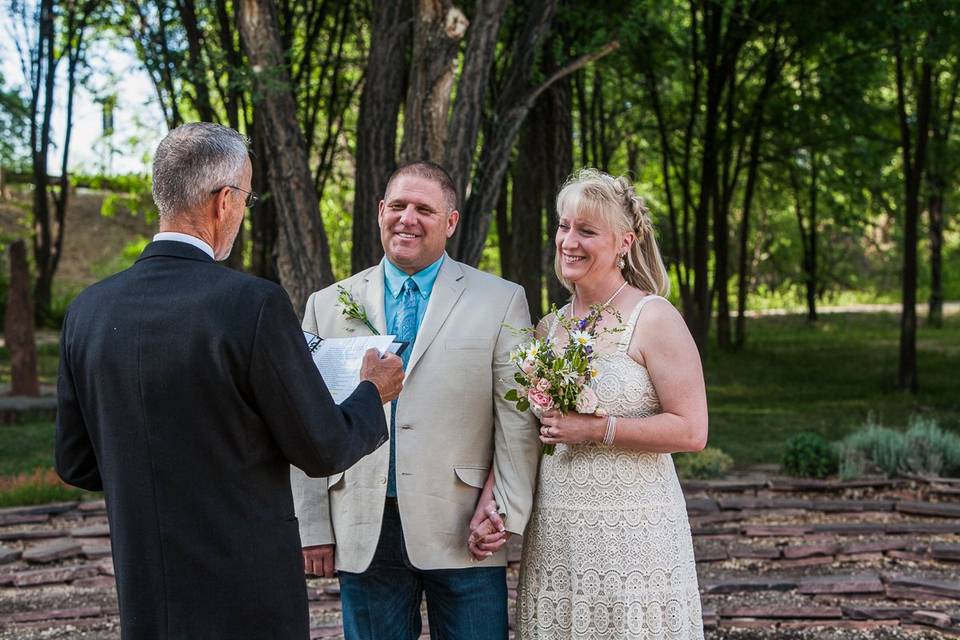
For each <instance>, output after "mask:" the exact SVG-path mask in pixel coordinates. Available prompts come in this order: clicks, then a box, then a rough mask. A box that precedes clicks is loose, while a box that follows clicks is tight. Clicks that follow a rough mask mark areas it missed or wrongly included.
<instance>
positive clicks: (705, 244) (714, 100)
mask: <svg viewBox="0 0 960 640" xmlns="http://www.w3.org/2000/svg"><path fill="white" fill-rule="evenodd" d="M721 25H722V9H720V8H717V7H713V6H712V5H707V9H706V24H705V28H706V39H705V47H706V48H705V56H706V61H707V104H706V116H705V122H704V128H703V161H702V166H701V171H700V197H699V201H698V204H697V208H696V212H695V216H694V221H693V274H694V283H693V313H692V314H691V316H690V318H689V324H690V333H691V334H693V339H694V340H695V341H696V343H697V346H698V347H699V349H700V353H701V354H702V353H705V352H706V348H707V338H708V336H709V333H710V312H711V308H710V307H711V305H710V285H709V272H710V271H709V260H710V228H709V222H710V204H711V202H712V201H713V199H714V198H715V197H716V193H715V189H716V186H717V126H718V121H719V114H720V98H721V93H722V91H723V81H722V78H721V77H720V68H719V64H718V61H719V57H720V56H719V46H720V31H721Z"/></svg>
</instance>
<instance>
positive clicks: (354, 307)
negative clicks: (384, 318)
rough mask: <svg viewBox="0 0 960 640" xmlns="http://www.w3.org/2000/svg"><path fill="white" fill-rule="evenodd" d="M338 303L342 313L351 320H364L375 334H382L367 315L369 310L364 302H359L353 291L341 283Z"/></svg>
mask: <svg viewBox="0 0 960 640" xmlns="http://www.w3.org/2000/svg"><path fill="white" fill-rule="evenodd" d="M337 303H338V304H339V306H340V313H342V314H343V315H344V316H346V317H347V318H349V319H351V320H357V321H359V322H362V323H363V324H364V325H366V327H367V329H370V331H371V332H372V333H373V335H375V336H378V335H380V332H379V331H377V330H376V328H375V327H374V326H373V324H372V323H371V322H370V318H369V317H367V310H366V309H365V308H364V307H363V305H362V304H360V303H359V302H357V299H356V298H354V297H353V294H352V293H350V292H349V291H347V290H346V289H344V288H343V287H342V286H341V285H337Z"/></svg>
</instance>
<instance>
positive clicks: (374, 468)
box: [291, 256, 540, 573]
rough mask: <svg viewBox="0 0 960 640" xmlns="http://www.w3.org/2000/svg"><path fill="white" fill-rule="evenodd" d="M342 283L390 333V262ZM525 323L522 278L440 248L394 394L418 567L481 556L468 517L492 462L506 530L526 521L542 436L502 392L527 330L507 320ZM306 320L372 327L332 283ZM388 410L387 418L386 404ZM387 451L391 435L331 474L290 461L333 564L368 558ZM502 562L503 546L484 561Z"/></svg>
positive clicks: (304, 532) (307, 513)
mask: <svg viewBox="0 0 960 640" xmlns="http://www.w3.org/2000/svg"><path fill="white" fill-rule="evenodd" d="M338 284H339V285H342V286H343V287H344V288H346V289H347V290H348V291H350V292H351V293H352V294H353V296H354V297H355V298H356V299H357V301H358V302H360V303H361V304H363V305H364V307H365V309H366V311H367V314H368V316H369V318H370V320H371V324H373V326H375V327H376V328H377V330H378V331H379V332H380V333H382V334H385V333H386V327H387V319H386V318H385V317H384V306H383V292H384V283H383V262H381V263H380V264H379V265H377V266H375V267H371V268H370V269H367V270H366V271H363V272H361V273H358V274H356V275H354V276H352V277H350V278H347V279H346V280H343V281H342V282H340V283H338ZM529 325H530V312H529V310H528V308H527V301H526V298H525V296H524V292H523V289H522V288H521V287H520V286H518V285H516V284H514V283H511V282H507V281H506V280H502V279H500V278H497V277H495V276H492V275H490V274H487V273H484V272H482V271H478V270H476V269H473V268H471V267H468V266H466V265H464V264H461V263H459V262H456V261H454V260H452V259H451V258H450V257H449V256H446V257H445V258H444V261H443V264H442V265H441V267H440V271H439V273H438V274H437V280H436V284H435V285H434V287H433V291H432V293H431V295H430V301H429V304H428V306H427V310H426V312H425V314H424V317H423V321H422V323H421V325H420V329H419V332H418V333H417V339H416V341H415V342H414V347H413V351H412V353H411V354H410V361H409V364H408V365H407V375H406V380H405V382H404V388H403V391H402V393H401V394H400V398H399V403H398V405H397V406H398V413H397V429H396V432H397V433H396V438H397V467H396V469H397V499H398V505H399V509H400V517H401V520H402V522H403V534H404V538H405V540H406V542H407V555H408V556H409V558H410V561H411V562H412V563H413V565H414V566H416V567H418V568H420V569H453V568H463V567H469V566H474V565H473V563H472V562H471V556H470V554H469V553H468V551H467V537H468V536H469V526H468V525H469V522H470V518H471V517H472V516H473V511H474V508H475V507H476V503H477V498H478V497H479V494H480V489H481V488H482V487H483V483H484V480H485V479H486V477H487V473H488V471H489V469H490V465H491V463H492V464H493V468H494V474H495V478H496V494H495V495H496V499H497V504H498V505H500V509H501V511H502V512H504V513H505V516H504V522H505V525H506V527H507V530H509V531H511V532H513V533H517V534H522V533H523V530H524V527H526V524H527V520H528V519H529V517H530V510H531V507H532V504H533V492H534V486H535V483H536V474H537V462H538V455H539V451H540V442H539V440H538V438H537V425H536V423H535V421H534V419H533V418H532V417H531V416H530V414H529V413H519V412H517V410H516V407H515V406H514V405H513V404H512V403H510V402H507V401H506V400H504V399H503V394H504V393H505V392H506V391H507V389H508V388H509V387H510V386H511V384H512V381H513V376H514V370H513V368H514V365H511V364H510V352H511V350H513V349H515V348H516V346H517V345H518V344H519V343H521V342H523V341H525V340H526V339H528V338H527V337H526V336H524V335H517V334H516V333H515V332H514V331H511V329H510V327H514V328H518V329H519V328H525V327H528V326H529ZM303 328H304V330H306V331H311V332H313V333H316V334H317V335H320V336H323V337H340V336H351V335H365V334H369V333H370V331H369V329H367V328H366V327H365V326H364V325H363V324H362V323H360V322H357V321H355V320H349V319H347V318H345V317H344V316H343V314H342V313H341V311H340V308H339V306H338V304H337V285H333V286H330V287H327V288H326V289H323V290H322V291H318V292H316V293H314V294H312V295H311V296H310V299H309V300H308V301H307V307H306V312H305V313H304V319H303ZM384 411H385V412H386V415H387V423H388V424H389V422H390V405H389V404H387V405H386V406H385V407H384ZM389 455H390V449H389V445H388V444H387V445H384V446H382V447H380V448H379V449H377V450H376V451H375V452H373V453H371V454H370V455H368V456H366V457H365V458H362V459H361V460H360V462H358V463H357V464H356V465H354V466H353V467H351V468H350V469H348V470H347V471H346V473H343V474H338V475H334V476H330V477H329V478H320V479H313V478H307V477H306V476H305V475H303V473H302V472H301V471H300V470H299V469H296V468H293V469H292V471H291V479H292V483H293V495H294V503H295V505H296V510H297V515H298V517H299V519H300V537H301V541H302V543H303V546H305V547H307V546H311V545H318V544H333V543H336V545H337V547H336V566H337V569H342V570H344V571H349V572H353V573H359V572H362V571H365V570H366V569H367V567H368V566H369V565H370V562H371V560H372V559H373V554H374V551H375V550H376V546H377V541H378V539H379V537H380V525H381V521H382V519H383V507H384V498H385V496H386V489H387V469H388V466H389ZM505 563H506V554H505V553H504V552H503V551H502V550H501V551H500V552H499V553H497V554H495V555H494V556H493V557H491V558H489V559H487V560H485V561H484V562H483V564H484V565H503V564H505Z"/></svg>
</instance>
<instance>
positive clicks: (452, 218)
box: [447, 209, 460, 238]
mask: <svg viewBox="0 0 960 640" xmlns="http://www.w3.org/2000/svg"><path fill="white" fill-rule="evenodd" d="M459 221H460V212H459V211H457V210H456V209H454V210H453V211H451V212H450V214H449V215H448V216H447V237H448V238H449V237H450V236H452V235H453V232H454V231H456V230H457V223H458V222H459Z"/></svg>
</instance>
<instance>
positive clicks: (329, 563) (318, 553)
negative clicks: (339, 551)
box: [303, 544, 336, 578]
mask: <svg viewBox="0 0 960 640" xmlns="http://www.w3.org/2000/svg"><path fill="white" fill-rule="evenodd" d="M335 546H336V545H332V544H320V545H316V546H313V547H304V548H303V572H304V573H306V574H307V575H314V576H319V577H321V578H332V577H333V571H334V567H333V550H334V548H335Z"/></svg>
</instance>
